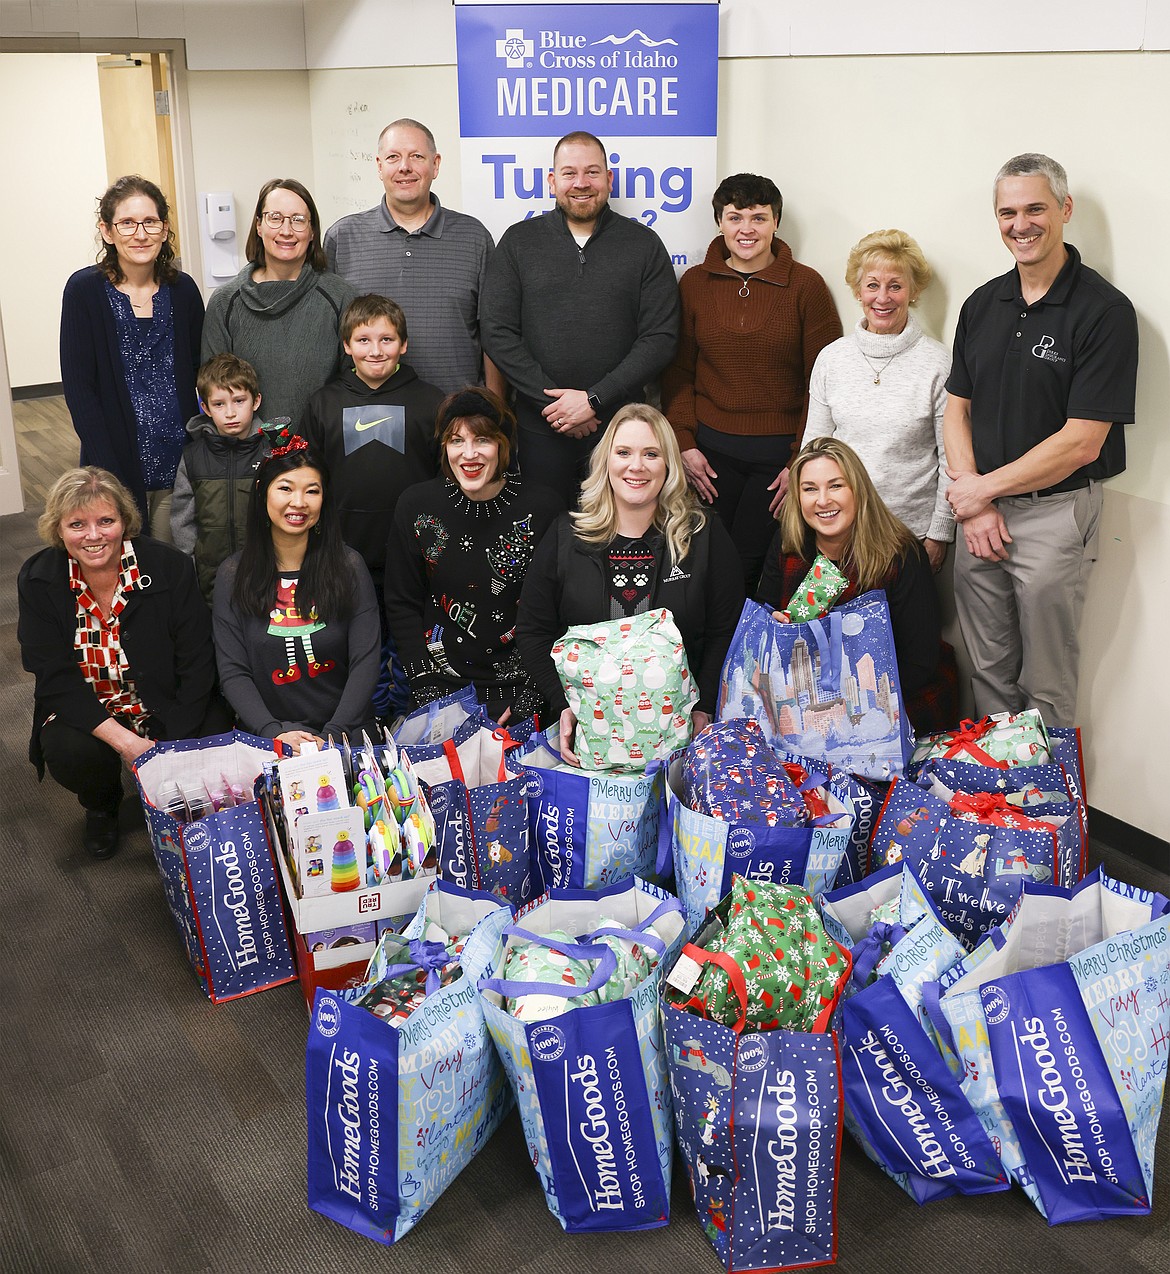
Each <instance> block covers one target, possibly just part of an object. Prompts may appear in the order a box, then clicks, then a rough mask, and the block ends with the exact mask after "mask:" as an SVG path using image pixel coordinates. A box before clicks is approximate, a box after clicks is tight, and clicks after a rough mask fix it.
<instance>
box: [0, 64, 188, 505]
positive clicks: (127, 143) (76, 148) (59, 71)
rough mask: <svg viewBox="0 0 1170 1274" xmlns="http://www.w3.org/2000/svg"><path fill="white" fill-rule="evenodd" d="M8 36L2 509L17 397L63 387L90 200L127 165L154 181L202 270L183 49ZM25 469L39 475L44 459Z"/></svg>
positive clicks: (15, 484)
mask: <svg viewBox="0 0 1170 1274" xmlns="http://www.w3.org/2000/svg"><path fill="white" fill-rule="evenodd" d="M16 44H17V42H15V41H13V42H5V41H0V171H4V172H7V173H9V174H15V175H16V177H15V179H14V180H13V181H12V182H11V183H10V187H9V189H10V193H11V197H10V198H9V199H7V200H5V201H3V203H2V204H0V234H2V235H3V241H4V242H6V243H7V244H8V245H9V246H10V249H14V250H13V251H11V252H10V255H9V264H8V266H7V267H6V269H5V271H4V272H3V273H0V319H2V322H0V362H3V367H0V513H8V512H14V511H17V510H19V509H21V508H22V507H23V503H24V501H23V500H22V496H21V481H20V469H19V460H20V454H21V446H20V440H19V439H20V432H21V431H20V428H19V423H20V417H21V406H20V404H21V403H22V402H23V401H25V400H33V399H38V398H43V397H46V396H48V397H54V396H56V395H59V393H60V380H61V373H60V359H59V327H60V301H61V292H62V289H63V288H64V285H65V282H66V280H67V279H68V277H69V275H71V274H72V273H73V272H74V271H75V270H78V269H80V268H82V267H83V266H85V265H88V264H91V263H92V262H93V261H94V260H95V258H96V255H97V242H96V239H97V233H96V227H95V220H96V218H95V211H96V200H97V196H98V195H100V194H101V192H102V191H103V190H104V189H105V188H106V186H108V185H109V184H110V182H111V181H113V180H114V179H116V178H117V177H120V176H122V175H123V174H125V173H127V172H140V173H142V175H143V176H145V177H149V178H150V179H151V180H152V181H154V182H156V183H157V184H158V185H159V187H160V188H161V189H162V190H163V191H164V193H165V194H166V196H167V198H168V200H169V201H170V203H171V206H172V210H173V215H172V225H173V228H174V230H175V233H176V236H177V238H178V240H179V245H180V250H183V249H184V248H185V249H186V250H185V251H183V256H184V257H185V258H186V260H185V261H184V268H185V269H187V270H188V271H189V272H190V273H192V274H194V275H195V277H199V273H200V271H199V266H198V262H197V261H195V260H192V258H193V257H195V256H197V254H198V235H197V232H196V229H195V226H196V218H195V199H194V191H193V182H191V180H190V177H189V174H190V171H191V165H190V163H189V162H185V157H186V156H188V155H189V153H190V141H189V130H188V129H187V127H186V125H185V121H184V119H183V112H184V107H185V72H186V66H185V59H184V56H183V49H182V45H181V44H178V45H170V44H164V43H162V42H158V41H154V42H151V41H139V42H137V45H131V46H130V47H129V49H127V47H126V46H125V45H124V44H119V45H118V46H117V48H116V49H115V50H114V51H109V45H106V46H105V47H104V48H103V47H102V46H100V45H98V44H97V43H96V42H95V43H91V44H90V45H89V48H88V49H87V50H86V51H84V52H78V51H77V48H78V46H77V42H76V41H72V42H71V43H70V44H69V45H68V46H67V47H66V46H65V45H64V43H63V42H62V43H61V44H60V45H58V46H55V45H54V42H53V41H51V40H47V41H45V42H43V43H38V45H37V46H36V48H34V49H31V50H30V49H29V47H28V42H27V41H23V40H22V41H20V42H19V48H18V50H15V51H10V50H14V46H15V45H16ZM33 225H35V227H36V229H35V232H34V233H32V234H30V226H33ZM14 400H15V402H14ZM46 405H47V406H51V405H50V404H46ZM66 419H67V417H66ZM75 442H76V440H75V439H66V441H65V444H64V445H62V446H61V451H62V455H61V463H60V468H61V469H65V468H68V467H69V466H70V465H72V464H76V462H77V452H76V449H75V446H74V444H75ZM33 467H34V468H35V469H37V470H38V471H39V473H40V474H41V475H43V473H44V462H43V457H38V458H37V459H36V461H34V465H33ZM26 485H27V484H26ZM34 486H35V487H36V488H39V487H40V486H41V481H40V480H38V481H36V483H35V484H34ZM30 501H32V502H35V494H33V495H31V496H30Z"/></svg>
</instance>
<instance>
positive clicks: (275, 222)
mask: <svg viewBox="0 0 1170 1274" xmlns="http://www.w3.org/2000/svg"><path fill="white" fill-rule="evenodd" d="M286 221H287V222H288V224H289V225H290V226H291V227H292V229H293V233H294V234H300V233H301V231H302V230H307V229H308V228H309V218H308V217H306V216H305V214H304V213H303V212H289V213H284V212H266V213H264V224H265V225H266V226H271V227H272V228H273V230H279V229H280V227H281V226H283V225H284V223H285V222H286Z"/></svg>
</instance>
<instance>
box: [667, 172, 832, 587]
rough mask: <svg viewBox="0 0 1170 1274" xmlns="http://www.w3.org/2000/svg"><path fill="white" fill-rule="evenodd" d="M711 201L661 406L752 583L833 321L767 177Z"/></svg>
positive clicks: (735, 181) (686, 278)
mask: <svg viewBox="0 0 1170 1274" xmlns="http://www.w3.org/2000/svg"><path fill="white" fill-rule="evenodd" d="M711 203H712V206H713V208H714V210H715V224H716V225H717V226H718V227H719V234H717V235H716V236H715V238H714V239H712V241H711V245H710V247H709V248H708V249H707V257H706V260H704V261H703V263H702V264H701V265H696V266H692V267H691V269H689V270H688V271H687V272H686V274H684V275H683V277H682V281H681V282H680V283H679V297H680V300H681V302H682V319H681V324H680V328H679V339H678V350H677V353H676V354H675V358H674V362H673V363H671V365H670V366H669V367H668V368H667V369H666V371H665V372H664V373H663V375H662V409H663V411H664V413H665V414H666V415H667V416H668V417H669V419H670V423H671V424H672V425H673V426H674V430H675V434H676V435H677V437H678V445H679V448H680V450H681V451H682V460H683V465H684V466H685V467H686V474H687V478H688V480H689V481H690V484H691V486H692V487H694V489H695V491H696V492H697V493H698V496H699V498H700V499H701V500H703V501H705V502H706V503H708V504H710V505H711V506H712V508H713V509H714V510H715V513H716V515H717V516H718V517H719V518H720V519H721V520H722V522H723V524H724V525H725V526H726V527H727V529H728V531H729V532H730V534H731V538H732V540H733V541H734V542H735V547H736V549H737V550H738V552H739V555H740V558H741V560H742V562H743V573H744V581H745V584H746V587H747V589H748V591H749V592H750V591H751V590H752V589H753V588H754V587H755V585H756V581H757V580H758V579H759V577H760V565H761V563H762V561H763V549H764V545H765V544H767V542H768V539H769V537H770V536H771V534H772V518H773V517H774V516H775V513H776V510H777V509H778V508H779V507H780V501H781V500H782V499H783V498H784V492H785V490H786V489H787V486H788V462H789V460H790V459H791V458H792V457H793V456H795V455H796V452H797V451H798V450H799V448H800V442H801V435H802V433H803V432H804V419H805V411H806V409H807V403H808V378H809V374H810V373H811V372H812V368H813V363H814V362H815V361H816V357H817V355H818V354H819V353H820V352H821V350H822V349H823V348H824V347H825V346H826V345H828V344H829V342H830V341H834V340H836V339H837V337H839V336H840V335H841V320H840V319H839V318H838V317H837V307H836V306H835V305H834V304H833V298H832V296H831V295H830V293H829V289H828V288H827V287H826V286H825V281H824V279H822V278H821V276H820V275H819V274H818V273H817V272H816V271H815V270H813V269H810V268H809V267H808V266H807V265H802V264H801V263H800V262H799V261H794V260H793V258H792V249H791V248H789V246H788V245H787V244H786V243H785V242H784V240H783V239H781V238H780V237H779V236H778V235H777V234H776V230H777V227H778V226H779V224H780V214H781V212H782V211H783V207H784V201H783V199H782V198H781V195H780V191H779V190H778V189H777V188H776V184H775V182H773V181H771V180H770V179H769V178H767V177H760V176H757V175H756V174H755V173H737V174H736V175H735V176H733V177H727V178H725V179H724V180H723V181H722V182H721V183H720V184H719V187H718V189H717V190H716V191H715V195H714V198H713V199H712V200H711Z"/></svg>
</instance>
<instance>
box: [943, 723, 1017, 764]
mask: <svg viewBox="0 0 1170 1274" xmlns="http://www.w3.org/2000/svg"><path fill="white" fill-rule="evenodd" d="M994 729H995V722H994V721H992V719H991V718H990V717H981V718H980V719H979V720H978V721H970V720H967V721H960V722H959V728H958V729H957V730H947V731H944V733H943V735H942V738H941V739H940V742H941V743H944V744H946V745H948V746H947V750H946V751H945V752H944V753H943V756H944V757H946V759H947V760H948V761H949V760H951V759H952V758H953V757H956V756H958V755H959V753H960V752H966V753H967V755H968V756H969V757H971V758H972V759H973V760H975V761H977V762H978V763H979V764H980V765H993V766H995V768H996V769H997V770H1006V769H1007V768H1008V763H1007V762H1006V761H997V760H996V759H995V758H994V757H993V756H991V755H990V753H988V752H985V751H984V750H983V749H982V748H981V747H979V746H978V742H977V741H978V740H979V739H982V738H983V736H984V735H985V734H990V733H991V731H992V730H994Z"/></svg>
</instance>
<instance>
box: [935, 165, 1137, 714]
mask: <svg viewBox="0 0 1170 1274" xmlns="http://www.w3.org/2000/svg"><path fill="white" fill-rule="evenodd" d="M1072 208H1073V204H1072V200H1071V199H1070V198H1069V194H1068V178H1067V176H1066V175H1065V171H1064V169H1063V168H1062V167H1061V166H1060V164H1058V163H1057V162H1056V161H1055V160H1052V159H1049V158H1048V157H1047V156H1046V155H1034V154H1029V155H1017V156H1016V157H1015V158H1014V159H1010V160H1008V162H1007V163H1006V164H1004V166H1003V167H1002V168H1001V169H1000V171H999V174H998V176H997V177H996V179H995V211H996V216H997V218H998V220H999V232H1000V234H1001V235H1002V237H1003V241H1004V243H1005V244H1006V245H1007V247H1008V249H1009V251H1010V252H1011V253H1012V255H1013V256H1014V257H1015V259H1016V266H1015V269H1013V270H1011V271H1010V272H1009V273H1008V274H1005V275H1003V276H1002V277H1000V278H998V279H992V280H991V282H990V283H986V284H984V285H983V287H981V288H979V289H978V290H977V291H975V292H974V293H972V295H971V296H970V297H968V299H967V301H966V303H965V304H964V306H963V309H962V311H961V312H960V314H959V323H958V327H957V328H956V330H955V348H954V359H953V362H952V365H951V374H950V379H949V380H948V381H947V392H948V394H949V398H948V401H947V407H946V415H945V417H944V421H943V438H944V442H945V445H946V453H947V463H948V472H949V473H950V476H951V478H952V479H953V482H952V484H951V486H950V488H949V490H948V491H947V498H948V499H949V500H950V502H951V507H952V508H953V509H954V511H955V517H956V519H957V520H958V521H959V523H960V524H961V526H962V531H963V534H962V535H961V536H959V537H958V543H957V544H956V554H955V602H956V606H957V609H958V613H959V622H960V624H961V626H962V629H963V640H964V641H965V643H966V645H967V650H968V653H969V654H970V656H971V660H972V663H973V665H974V675H973V678H972V686H973V689H974V692H975V709H976V712H977V713H979V714H980V715H982V714H984V713H988V712H1002V711H1005V710H1006V711H1012V712H1018V711H1019V710H1020V709H1022V708H1039V709H1040V711H1041V713H1042V714H1043V717H1044V720H1045V722H1046V723H1047V724H1049V725H1072V724H1073V722H1074V717H1075V714H1076V702H1077V664H1078V659H1079V655H1080V640H1079V633H1078V629H1079V626H1080V618H1081V610H1082V607H1083V604H1084V598H1085V583H1086V580H1087V578H1088V573H1089V569H1090V567H1091V566H1092V564H1093V562H1094V561H1096V558H1097V530H1098V523H1099V521H1100V517H1101V497H1102V492H1101V482H1102V480H1103V479H1105V478H1111V477H1113V476H1114V475H1115V474H1118V473H1121V472H1122V471H1123V470H1124V469H1125V434H1124V431H1123V429H1121V428H1120V426H1122V425H1125V424H1128V423H1129V422H1131V421H1132V420H1133V417H1134V395H1135V388H1136V380H1137V318H1136V316H1135V314H1134V309H1133V306H1132V305H1131V304H1130V302H1129V300H1128V299H1127V298H1126V297H1125V296H1124V295H1123V294H1122V293H1121V292H1119V291H1118V290H1117V289H1116V288H1115V287H1113V286H1112V285H1111V284H1110V283H1107V282H1106V281H1105V280H1104V279H1103V278H1102V277H1101V276H1100V275H1099V274H1098V273H1097V272H1096V271H1095V270H1091V269H1090V268H1089V267H1088V266H1087V265H1084V264H1082V262H1081V258H1080V254H1079V253H1078V252H1077V250H1076V248H1074V247H1073V246H1072V245H1071V244H1066V243H1065V242H1064V227H1065V225H1066V224H1067V222H1068V220H1069V218H1070V217H1071V216H1072Z"/></svg>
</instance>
